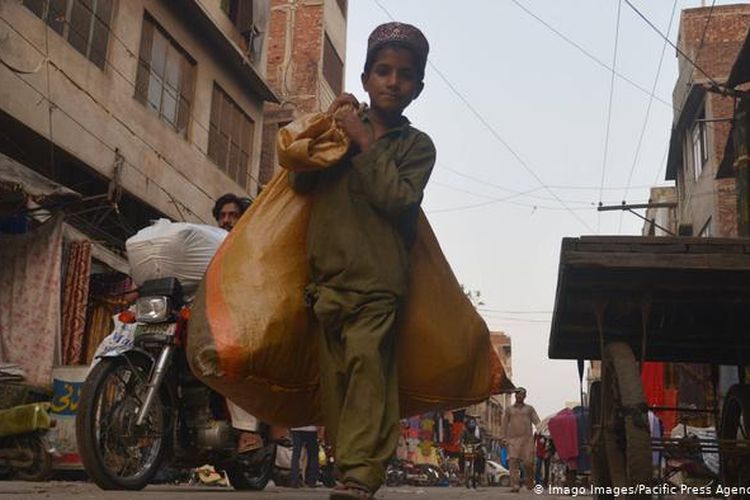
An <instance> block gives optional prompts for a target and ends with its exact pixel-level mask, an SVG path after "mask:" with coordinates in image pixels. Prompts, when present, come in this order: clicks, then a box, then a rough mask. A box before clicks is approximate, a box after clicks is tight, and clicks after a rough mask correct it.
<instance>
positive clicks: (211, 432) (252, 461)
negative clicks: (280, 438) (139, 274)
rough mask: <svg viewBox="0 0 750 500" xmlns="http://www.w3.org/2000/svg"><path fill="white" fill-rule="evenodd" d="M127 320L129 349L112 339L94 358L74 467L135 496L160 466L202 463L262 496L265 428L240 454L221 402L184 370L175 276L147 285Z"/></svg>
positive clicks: (269, 450)
mask: <svg viewBox="0 0 750 500" xmlns="http://www.w3.org/2000/svg"><path fill="white" fill-rule="evenodd" d="M139 292H140V298H138V299H137V300H136V302H135V308H134V309H135V311H134V313H132V312H130V314H129V315H130V316H131V317H130V318H128V317H127V316H128V314H127V313H125V314H123V315H121V317H120V320H121V321H123V322H124V323H126V324H130V325H131V326H134V330H133V333H132V342H122V341H118V342H116V343H114V344H113V346H112V348H111V349H110V350H105V351H104V352H103V353H100V355H99V356H98V358H97V363H96V365H95V366H94V367H93V368H92V369H91V371H90V372H89V374H88V376H87V377H86V380H85V382H84V385H83V388H82V390H81V398H80V403H79V407H78V415H77V418H76V438H77V442H78V447H79V452H80V455H81V461H82V462H83V465H84V468H85V469H86V472H87V473H88V474H89V476H90V477H91V479H92V480H93V481H94V482H95V483H96V484H97V485H98V486H99V487H100V488H102V489H105V490H110V489H121V490H140V489H142V488H144V487H145V486H146V485H147V484H148V483H149V482H150V481H151V480H152V479H153V478H154V476H155V475H156V474H157V472H159V470H160V469H162V468H163V467H167V466H169V467H172V468H176V469H187V468H194V467H198V466H201V465H203V464H206V463H209V464H212V465H214V467H216V468H217V469H218V470H222V471H224V472H226V474H227V476H228V477H229V481H230V483H231V485H232V486H233V487H234V488H235V489H239V490H262V489H263V488H265V487H266V485H267V484H268V481H269V480H270V478H271V474H272V471H273V466H274V460H275V454H276V450H275V444H274V443H273V442H272V440H271V436H270V430H269V429H268V428H267V427H266V428H262V429H261V431H260V434H261V437H262V438H263V443H265V444H263V445H262V446H261V447H260V448H258V449H255V450H252V451H247V452H243V453H240V452H239V451H238V448H237V443H238V439H239V433H240V431H238V430H236V429H234V428H233V427H232V425H231V420H230V416H229V411H228V409H227V407H226V400H225V399H224V397H223V396H221V395H220V394H218V393H217V392H215V391H213V390H211V389H210V388H209V387H207V386H206V385H204V384H203V383H202V382H200V381H199V380H198V379H197V378H196V377H195V376H194V375H193V374H192V372H191V371H190V367H189V366H188V362H187V358H186V354H185V344H186V339H187V324H188V320H189V317H190V309H189V307H188V306H187V304H185V301H184V297H183V293H182V287H181V285H180V282H179V280H177V279H176V278H160V279H154V280H148V281H146V282H144V283H143V285H142V286H141V288H140V289H139Z"/></svg>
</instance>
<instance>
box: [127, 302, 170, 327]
mask: <svg viewBox="0 0 750 500" xmlns="http://www.w3.org/2000/svg"><path fill="white" fill-rule="evenodd" d="M169 313H170V307H169V297H141V298H139V299H138V300H136V302H135V320H136V321H139V322H141V323H159V322H161V321H164V320H166V319H167V318H168V317H169Z"/></svg>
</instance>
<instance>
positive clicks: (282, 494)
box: [0, 481, 565, 500]
mask: <svg viewBox="0 0 750 500" xmlns="http://www.w3.org/2000/svg"><path fill="white" fill-rule="evenodd" d="M537 496H539V495H535V494H533V493H531V492H528V491H523V492H521V493H520V494H514V493H510V492H509V491H508V488H479V489H477V490H466V489H465V488H414V487H400V488H385V489H383V490H381V491H380V492H379V493H378V495H377V498H378V499H389V500H390V499H410V498H413V499H425V500H426V499H432V498H437V499H445V500H453V499H459V498H467V499H485V498H498V497H507V498H519V497H522V498H534V497H537ZM544 497H545V498H548V499H555V498H565V497H554V496H549V495H544ZM6 498H7V499H16V498H18V499H24V498H55V499H58V498H59V499H76V500H83V499H97V500H103V499H115V498H117V499H126V498H127V499H130V498H135V499H141V498H143V499H151V498H154V499H163V500H167V499H174V500H176V499H188V500H203V499H222V498H225V499H229V498H253V499H255V498H257V499H271V498H273V499H276V500H287V499H288V500H313V499H321V500H322V499H326V498H328V490H327V489H324V488H320V489H315V490H311V489H300V490H294V489H289V488H276V487H268V488H267V489H266V490H264V491H262V492H250V493H249V492H240V491H234V490H232V489H229V488H217V487H198V486H151V487H149V488H147V489H145V490H143V491H141V492H137V493H134V492H124V491H118V492H113V491H102V490H100V489H99V488H97V487H96V486H94V485H93V484H90V483H83V482H62V481H52V482H48V483H25V482H20V481H3V482H0V499H3V500H5V499H6Z"/></svg>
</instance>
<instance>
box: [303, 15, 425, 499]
mask: <svg viewBox="0 0 750 500" xmlns="http://www.w3.org/2000/svg"><path fill="white" fill-rule="evenodd" d="M428 51H429V44H428V42H427V39H426V38H425V37H424V35H423V34H422V32H421V31H420V30H419V29H417V28H416V27H414V26H411V25H408V24H402V23H397V22H392V23H387V24H383V25H380V26H378V27H377V28H376V29H375V30H374V31H373V32H372V34H371V35H370V37H369V39H368V47H367V60H366V62H365V68H364V72H363V73H362V85H363V87H364V89H365V91H366V92H367V93H368V95H369V97H370V106H369V108H367V109H365V110H364V111H363V112H362V113H361V114H358V113H357V112H356V111H355V110H358V109H359V108H360V104H359V103H358V102H357V100H356V99H355V98H354V96H352V95H351V94H343V95H341V96H340V97H338V98H337V99H336V100H335V101H334V103H333V104H332V105H331V108H330V109H329V112H330V113H332V114H334V116H335V118H336V121H337V123H338V125H339V126H340V127H341V129H343V130H344V132H345V133H346V134H347V136H348V137H349V139H350V141H351V143H352V151H353V154H351V155H350V156H349V157H347V158H345V159H344V160H343V161H342V162H341V163H340V164H339V165H337V166H335V167H331V168H328V169H325V170H321V171H315V172H297V173H290V174H289V181H290V184H291V186H292V188H293V189H294V190H295V191H297V192H299V193H307V192H311V191H312V192H313V193H314V195H313V200H314V202H313V208H312V215H311V219H310V223H309V227H308V240H307V251H308V257H309V263H310V273H311V278H312V283H310V285H309V286H308V287H307V288H306V298H307V301H308V303H309V304H310V305H312V308H313V311H314V313H315V316H316V318H317V320H318V322H319V324H320V326H321V329H322V331H323V338H322V341H321V344H320V393H321V410H322V415H323V420H324V423H325V427H326V431H327V433H328V438H329V439H330V440H331V442H332V444H333V445H334V449H335V453H336V466H337V467H338V469H339V473H340V476H341V479H342V482H343V484H342V485H340V486H338V487H337V488H336V489H334V491H333V492H332V493H331V497H330V498H332V499H349V498H371V496H372V495H373V494H374V492H375V491H377V489H378V488H379V487H380V485H381V484H382V483H383V481H384V479H385V466H386V462H387V461H388V459H389V458H390V457H391V456H392V455H393V453H394V452H395V449H396V445H397V442H398V434H399V427H398V419H399V394H398V381H397V374H396V355H395V350H394V345H395V343H394V338H395V335H396V331H395V330H396V328H395V327H396V321H397V316H398V313H399V307H400V304H401V301H402V298H403V297H404V295H405V293H406V285H407V277H408V264H409V249H410V247H411V245H412V243H413V242H414V238H415V232H416V223H417V216H418V214H419V205H420V203H421V201H422V197H423V191H424V188H425V185H426V184H427V180H428V179H429V177H430V173H431V171H432V168H433V166H434V164H435V147H434V145H433V143H432V140H431V139H430V137H429V136H428V135H427V134H425V133H424V132H421V131H419V130H417V129H416V128H414V127H412V126H411V124H410V123H409V120H408V119H407V118H406V117H405V116H403V111H404V109H405V108H406V107H407V106H408V105H409V104H410V103H411V102H412V101H413V100H414V99H416V98H417V97H418V96H419V94H420V93H421V91H422V89H423V88H424V82H423V78H424V72H425V65H426V62H427V54H428ZM348 105H349V106H351V109H349V108H346V106H348ZM340 108H341V109H340Z"/></svg>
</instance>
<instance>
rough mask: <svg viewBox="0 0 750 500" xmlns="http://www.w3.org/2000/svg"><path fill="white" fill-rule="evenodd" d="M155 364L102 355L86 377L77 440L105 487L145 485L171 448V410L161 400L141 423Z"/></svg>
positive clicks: (87, 463) (88, 469) (93, 476)
mask: <svg viewBox="0 0 750 500" xmlns="http://www.w3.org/2000/svg"><path fill="white" fill-rule="evenodd" d="M149 371H150V366H149V364H148V363H146V362H138V361H137V360H134V359H131V360H129V359H126V358H124V357H118V358H105V359H102V360H101V361H100V362H99V363H98V364H97V365H96V366H95V367H94V368H93V369H92V370H91V372H90V373H89V375H88V377H86V381H85V382H84V384H83V388H82V389H81V398H80V403H79V406H78V415H77V416H76V439H77V441H78V448H79V452H80V455H81V461H82V462H83V465H84V468H85V469H86V472H87V473H88V474H89V476H90V477H91V479H92V480H93V481H94V482H95V483H96V484H97V485H98V486H99V487H100V488H102V489H104V490H140V489H143V488H144V487H145V486H146V485H147V484H148V483H149V481H151V479H153V477H154V475H156V473H157V472H158V471H159V468H160V466H161V462H162V459H163V457H164V453H165V451H166V448H167V446H166V442H167V429H168V425H167V424H168V418H169V413H168V412H167V409H166V408H165V405H164V401H163V400H162V399H161V398H156V399H155V400H154V402H153V404H152V405H151V408H150V410H149V413H148V416H147V417H146V421H145V422H144V424H143V425H142V426H140V427H139V426H136V417H137V412H138V410H139V409H140V407H141V406H142V404H143V399H144V398H145V394H146V385H147V382H148V376H149Z"/></svg>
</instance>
